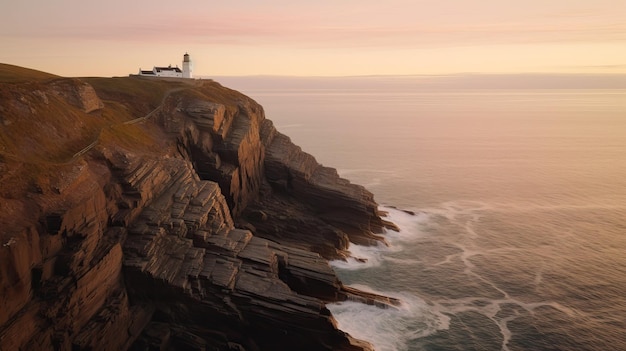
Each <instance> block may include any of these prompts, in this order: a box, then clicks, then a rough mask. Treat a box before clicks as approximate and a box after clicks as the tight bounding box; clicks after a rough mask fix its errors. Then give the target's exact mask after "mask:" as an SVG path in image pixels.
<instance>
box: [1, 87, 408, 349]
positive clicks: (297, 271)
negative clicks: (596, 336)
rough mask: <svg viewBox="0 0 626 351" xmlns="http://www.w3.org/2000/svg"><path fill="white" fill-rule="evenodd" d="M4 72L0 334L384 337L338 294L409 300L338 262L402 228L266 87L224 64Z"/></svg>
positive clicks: (102, 340)
mask: <svg viewBox="0 0 626 351" xmlns="http://www.w3.org/2000/svg"><path fill="white" fill-rule="evenodd" d="M0 86H1V88H2V90H0V102H1V103H0V105H1V106H2V109H1V110H0V117H1V118H2V128H3V129H2V135H1V136H2V137H3V139H0V141H2V142H3V144H2V145H1V146H2V149H1V150H0V151H1V153H0V156H1V158H0V161H1V162H0V165H1V166H2V169H3V170H5V172H4V173H3V175H2V177H3V179H2V180H3V184H15V186H11V187H8V186H7V187H5V188H3V189H2V193H1V195H2V199H1V200H2V205H1V206H2V207H0V210H1V213H0V225H2V228H4V229H3V232H2V233H1V236H0V240H1V241H0V244H1V245H0V273H1V274H0V291H2V297H3V298H2V301H1V305H0V350H18V349H28V350H36V349H42V350H45V349H60V350H69V349H91V350H114V349H115V350H126V349H131V350H178V349H185V350H293V349H298V350H370V349H372V347H371V345H369V344H368V343H366V342H363V341H359V340H355V339H353V338H352V337H350V336H349V335H348V334H346V333H344V332H342V331H340V330H339V329H337V326H336V322H335V320H334V319H333V317H332V315H331V314H330V312H329V311H328V309H326V307H325V303H327V302H335V301H342V300H346V299H356V300H359V301H362V302H364V303H370V304H377V305H380V306H381V308H384V307H386V306H392V305H394V304H397V303H398V301H395V300H393V299H389V298H386V297H383V296H377V295H374V294H368V293H364V292H360V291H358V290H355V289H352V288H349V287H345V286H343V285H342V284H341V282H340V281H339V279H338V278H337V277H336V275H335V273H334V272H333V270H332V269H331V268H330V266H329V265H328V260H329V259H337V258H342V257H345V256H346V255H347V254H348V252H347V251H346V250H347V248H348V245H349V242H353V243H359V244H365V245H372V244H377V243H378V242H381V241H384V239H383V237H381V236H380V235H378V234H380V233H382V232H383V231H384V230H385V228H390V229H394V228H395V227H394V225H393V224H392V223H389V222H387V221H385V220H384V219H383V218H381V213H379V212H378V205H377V204H376V203H375V201H374V199H373V195H372V194H371V193H370V192H368V191H367V190H366V189H365V188H363V187H361V186H358V185H354V184H351V183H350V182H349V181H347V180H345V179H342V178H340V177H339V176H338V175H337V172H336V171H335V170H334V169H332V168H328V167H324V166H322V165H320V164H318V163H317V162H316V161H315V159H314V157H313V156H311V155H309V154H307V153H305V152H303V151H302V150H301V149H300V148H299V147H298V146H296V145H294V144H293V143H292V142H291V140H290V139H289V138H288V137H287V136H285V135H283V134H281V133H280V132H278V131H277V130H276V129H275V128H274V126H273V125H272V123H271V121H270V120H268V119H266V118H265V116H264V112H263V109H262V107H261V106H260V105H258V104H257V103H256V102H254V101H253V100H252V99H250V98H248V97H246V96H244V95H242V94H240V93H238V92H235V91H232V90H230V89H227V88H224V87H222V86H220V85H219V84H218V83H215V82H213V81H210V80H206V81H182V80H155V79H145V78H139V77H128V78H109V79H106V78H91V79H80V80H79V79H64V78H51V79H45V80H41V81H35V82H34V81H25V82H17V83H16V82H12V83H0ZM55 113H56V114H61V115H53V114H55ZM51 116H55V118H56V116H59V122H58V123H57V122H54V121H50V118H52V117H51ZM129 122H132V123H129ZM55 123H57V124H55ZM24 128H28V130H29V133H30V134H29V135H28V136H24V137H22V138H19V137H18V136H16V135H17V133H19V131H20V130H24ZM27 137H28V140H26V141H25V140H24V139H25V138H27ZM11 138H12V139H11ZM90 138H91V139H90ZM94 138H95V139H94ZM44 141H45V142H44ZM27 144H28V145H27ZM86 145H89V147H88V148H86V147H85V146H86ZM64 148H65V149H68V150H71V149H73V150H80V151H79V152H75V153H72V154H71V155H74V157H66V158H63V157H61V156H59V155H58V153H59V152H61V151H62V150H64ZM81 152H82V153H81ZM76 155H77V156H76ZM31 169H35V171H32V170H31ZM20 172H22V173H20ZM26 172H30V173H26ZM33 172H34V174H35V176H29V177H26V175H27V174H28V175H32V174H33ZM25 177H26V178H25ZM16 179H18V181H16ZM19 179H27V180H24V182H25V183H26V184H22V183H21V182H20V181H19Z"/></svg>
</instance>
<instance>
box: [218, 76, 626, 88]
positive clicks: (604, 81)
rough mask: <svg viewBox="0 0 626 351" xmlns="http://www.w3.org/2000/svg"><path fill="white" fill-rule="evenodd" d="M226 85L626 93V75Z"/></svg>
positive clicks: (231, 80) (233, 81)
mask: <svg viewBox="0 0 626 351" xmlns="http://www.w3.org/2000/svg"><path fill="white" fill-rule="evenodd" d="M212 78H213V79H215V80H216V81H218V82H221V83H222V84H226V85H228V86H233V87H236V88H237V89H243V90H252V91H254V90H256V89H263V90H264V91H270V90H272V89H280V90H287V89H307V90H315V89H327V88H329V87H332V88H333V89H351V90H354V89H358V90H361V89H362V90H369V89H377V90H385V89H406V88H411V89H416V90H454V89H626V74H543V73H526V74H469V73H468V74H453V75H402V76H384V75H381V76H350V77H297V76H264V75H259V76H240V77H235V76H218V77H212Z"/></svg>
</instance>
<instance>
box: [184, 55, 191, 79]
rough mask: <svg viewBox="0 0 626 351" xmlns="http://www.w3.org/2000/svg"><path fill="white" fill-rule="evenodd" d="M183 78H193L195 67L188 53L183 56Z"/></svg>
mask: <svg viewBox="0 0 626 351" xmlns="http://www.w3.org/2000/svg"><path fill="white" fill-rule="evenodd" d="M183 78H193V65H192V64H191V60H190V59H189V54H188V53H185V56H183Z"/></svg>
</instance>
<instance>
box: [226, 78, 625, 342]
mask: <svg viewBox="0 0 626 351" xmlns="http://www.w3.org/2000/svg"><path fill="white" fill-rule="evenodd" d="M442 79H443V78H442ZM217 80H218V81H220V82H221V81H222V80H220V79H217ZM223 80H225V82H223V84H225V85H227V86H229V87H233V88H235V89H239V90H241V91H243V92H244V93H246V94H247V95H249V96H251V97H252V98H254V99H255V100H256V101H258V102H259V103H261V104H262V105H263V106H264V108H265V111H266V115H267V117H268V118H269V119H271V120H273V121H274V123H275V125H276V127H277V128H278V130H279V131H281V132H283V133H284V134H287V135H289V136H290V137H291V138H292V140H293V141H294V142H295V143H296V144H298V145H300V146H301V147H302V148H303V150H305V151H306V152H308V153H310V154H312V155H314V156H315V157H316V158H317V160H318V161H319V162H320V163H322V164H324V165H326V166H331V167H335V168H337V169H338V171H339V173H340V175H342V176H343V177H344V178H347V179H349V180H350V181H352V182H354V183H357V184H361V185H364V186H365V187H366V188H367V189H369V190H370V191H372V192H373V193H374V195H375V199H376V200H377V202H378V203H380V204H381V210H384V211H387V212H388V217H389V219H390V220H391V221H393V222H395V223H396V224H398V226H399V227H400V228H401V231H400V232H388V233H386V234H385V237H386V240H387V242H388V245H387V246H384V245H380V246H378V247H362V246H356V245H352V246H351V247H350V251H351V252H352V254H353V256H354V257H357V258H363V259H366V261H365V262H360V261H359V260H348V261H347V262H343V261H334V262H331V265H332V266H333V268H334V269H335V271H336V272H337V274H338V275H339V277H340V278H341V279H342V281H343V282H344V283H345V284H347V285H350V286H355V287H358V288H361V289H364V290H368V291H373V292H377V293H380V294H383V295H389V296H393V297H398V298H399V299H400V300H401V301H402V304H401V305H400V306H398V307H390V308H387V309H382V308H379V307H375V306H367V305H363V304H360V303H357V302H350V301H348V302H342V303H335V304H331V305H329V306H328V307H329V309H330V310H331V312H332V313H333V315H334V316H335V318H336V319H337V321H338V323H339V327H340V328H341V329H342V330H344V331H347V332H349V333H350V334H351V335H353V336H354V337H356V338H359V339H363V340H367V341H369V342H371V343H372V344H373V345H374V346H375V348H376V350H378V351H400V350H503V351H509V350H510V351H513V350H626V89H624V88H623V87H622V88H621V89H619V88H612V89H603V88H593V89H592V88H580V87H578V88H576V89H572V88H568V87H563V86H562V84H561V85H559V84H554V86H552V87H550V88H537V86H535V87H532V86H531V87H529V86H525V85H524V84H520V85H514V86H512V87H511V86H504V87H499V86H497V87H496V88H490V87H489V86H485V85H480V84H474V85H472V84H465V85H462V86H459V85H455V84H450V83H449V82H448V83H445V84H441V82H442V80H441V79H439V80H437V79H430V80H427V81H426V82H424V79H423V78H421V79H420V78H419V77H414V78H384V77H382V78H381V77H370V78H361V80H359V79H357V78H350V79H347V78H346V79H343V80H342V79H341V78H336V79H330V78H328V79H326V80H324V79H313V78H311V79H310V80H308V81H307V79H305V78H302V79H295V78H294V79H293V81H289V80H288V79H285V80H281V79H278V80H277V81H274V80H271V79H269V78H266V79H265V80H264V79H262V78H257V79H256V80H254V79H252V80H251V81H245V82H244V80H243V79H232V80H228V79H223ZM296 80H297V83H294V82H295V81H296ZM244 83H246V84H244ZM531 85H532V84H531ZM491 86H494V84H491Z"/></svg>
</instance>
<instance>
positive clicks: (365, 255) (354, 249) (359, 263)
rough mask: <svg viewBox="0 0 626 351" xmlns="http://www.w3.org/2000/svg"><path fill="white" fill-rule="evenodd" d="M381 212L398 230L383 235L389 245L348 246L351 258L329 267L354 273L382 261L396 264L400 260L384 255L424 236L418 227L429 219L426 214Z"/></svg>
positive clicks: (391, 210)
mask: <svg viewBox="0 0 626 351" xmlns="http://www.w3.org/2000/svg"><path fill="white" fill-rule="evenodd" d="M381 210H382V211H385V212H387V213H388V216H387V220H389V221H391V222H393V223H395V224H396V225H397V226H398V228H400V231H399V232H396V231H393V230H388V231H386V233H385V234H384V237H385V240H386V241H387V243H389V246H387V245H383V244H378V245H376V246H362V245H356V244H350V247H349V248H348V250H349V251H350V256H351V257H349V258H348V259H347V260H345V261H342V260H335V261H331V262H330V265H331V266H332V267H335V268H338V269H344V270H350V271H354V270H360V269H367V268H372V267H378V266H380V265H381V264H382V263H383V262H384V261H394V262H395V263H398V261H399V260H400V259H397V258H393V257H388V256H387V255H386V254H388V253H393V252H399V251H401V250H402V249H403V248H404V244H406V243H408V242H412V241H415V240H418V239H419V238H421V237H423V236H424V234H423V233H422V231H421V230H420V229H419V227H420V226H421V225H423V224H424V223H426V221H428V219H429V217H430V216H429V215H428V214H426V213H416V214H415V215H413V214H410V213H407V212H404V211H401V210H398V209H395V208H391V207H381ZM415 262H417V261H415V260H406V262H403V263H404V264H411V263H415Z"/></svg>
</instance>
